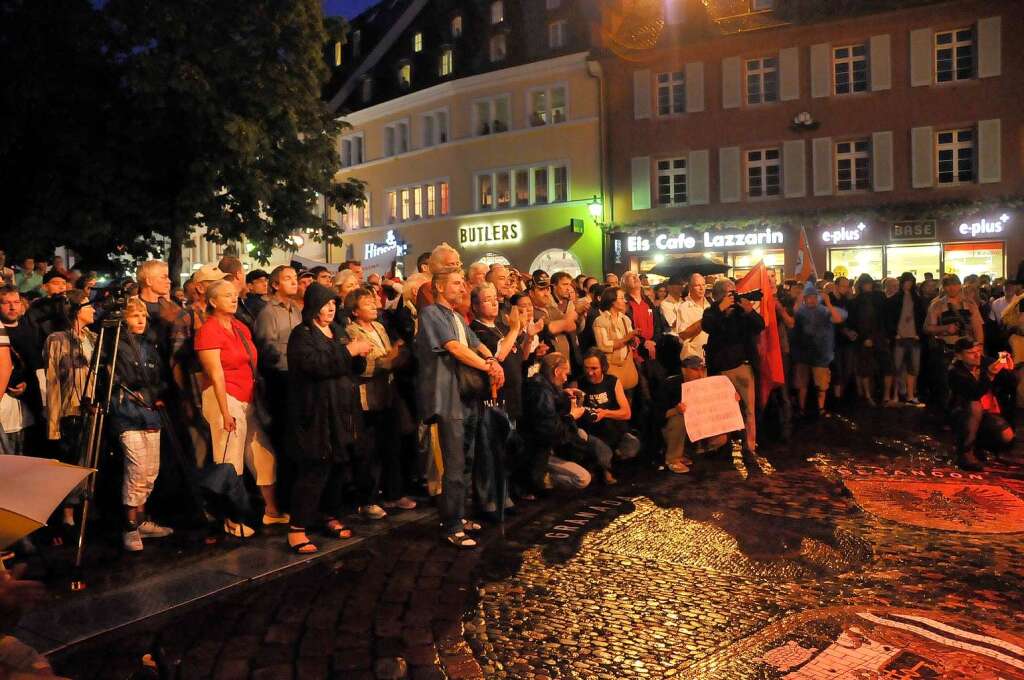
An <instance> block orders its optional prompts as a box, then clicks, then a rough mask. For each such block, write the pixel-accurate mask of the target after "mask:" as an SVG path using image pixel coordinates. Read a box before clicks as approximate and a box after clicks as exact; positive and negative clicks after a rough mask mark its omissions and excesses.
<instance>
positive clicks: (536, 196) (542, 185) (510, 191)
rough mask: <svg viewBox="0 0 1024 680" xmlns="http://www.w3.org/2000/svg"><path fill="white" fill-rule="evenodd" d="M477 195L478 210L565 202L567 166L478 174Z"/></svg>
mask: <svg viewBox="0 0 1024 680" xmlns="http://www.w3.org/2000/svg"><path fill="white" fill-rule="evenodd" d="M476 195H477V198H476V207H477V210H492V209H497V210H505V209H507V208H511V207H521V206H527V205H543V204H545V203H564V202H566V201H568V200H569V168H568V167H567V166H565V165H564V164H550V165H548V164H545V165H536V166H530V167H521V168H501V169H498V170H493V171H491V172H481V173H477V175H476Z"/></svg>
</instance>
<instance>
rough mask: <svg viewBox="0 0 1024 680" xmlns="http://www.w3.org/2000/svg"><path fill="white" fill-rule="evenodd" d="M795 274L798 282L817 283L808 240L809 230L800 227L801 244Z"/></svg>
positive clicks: (798, 246)
mask: <svg viewBox="0 0 1024 680" xmlns="http://www.w3.org/2000/svg"><path fill="white" fill-rule="evenodd" d="M795 274H796V280H797V281H808V280H810V281H815V280H817V278H818V272H817V270H816V269H815V267H814V258H812V257H811V244H810V242H809V241H808V240H807V230H806V229H804V228H803V227H800V242H799V244H798V245H797V249H796V268H795Z"/></svg>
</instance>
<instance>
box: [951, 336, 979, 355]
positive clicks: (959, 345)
mask: <svg viewBox="0 0 1024 680" xmlns="http://www.w3.org/2000/svg"><path fill="white" fill-rule="evenodd" d="M980 344H981V343H980V342H975V341H974V340H971V339H970V338H960V339H959V340H957V341H956V344H954V345H953V351H955V352H957V353H960V352H966V351H967V350H969V349H973V348H974V347H976V346H977V345H980Z"/></svg>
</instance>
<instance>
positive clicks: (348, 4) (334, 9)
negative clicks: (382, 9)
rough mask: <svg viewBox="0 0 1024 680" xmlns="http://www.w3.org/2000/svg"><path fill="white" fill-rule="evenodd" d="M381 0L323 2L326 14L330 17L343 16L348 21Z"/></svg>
mask: <svg viewBox="0 0 1024 680" xmlns="http://www.w3.org/2000/svg"><path fill="white" fill-rule="evenodd" d="M379 1H380V0H323V2H324V14H326V15H328V16H335V15H339V14H340V15H341V16H343V17H345V18H346V19H351V18H352V17H354V16H356V15H358V14H359V13H360V12H362V11H363V10H364V9H366V8H367V7H369V6H370V5H374V4H376V3H377V2H379Z"/></svg>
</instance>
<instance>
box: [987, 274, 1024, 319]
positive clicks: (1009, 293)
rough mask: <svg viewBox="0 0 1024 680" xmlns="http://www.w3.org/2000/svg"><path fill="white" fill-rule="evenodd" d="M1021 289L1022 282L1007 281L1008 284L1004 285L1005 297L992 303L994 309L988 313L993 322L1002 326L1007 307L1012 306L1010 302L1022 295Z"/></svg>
mask: <svg viewBox="0 0 1024 680" xmlns="http://www.w3.org/2000/svg"><path fill="white" fill-rule="evenodd" d="M1020 289H1021V282H1020V281H1016V280H1014V279H1007V281H1006V283H1004V284H1003V297H1001V298H998V299H996V300H993V301H992V309H991V310H990V311H989V313H988V316H989V318H990V319H991V320H992V321H995V322H996V323H998V324H1000V325H1002V322H1003V312H1005V311H1006V306H1007V305H1009V304H1010V300H1012V299H1013V298H1014V297H1016V296H1017V294H1018V293H1020Z"/></svg>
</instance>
